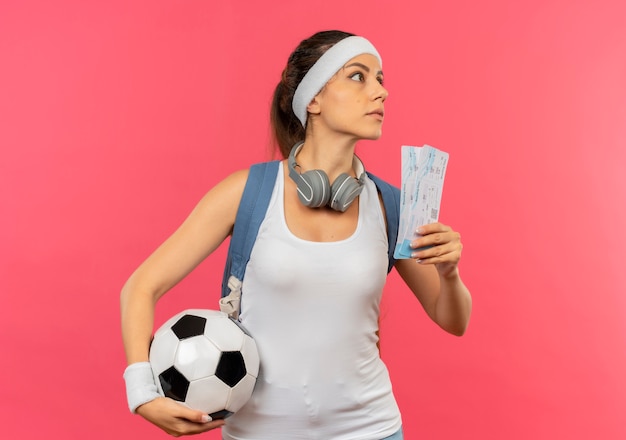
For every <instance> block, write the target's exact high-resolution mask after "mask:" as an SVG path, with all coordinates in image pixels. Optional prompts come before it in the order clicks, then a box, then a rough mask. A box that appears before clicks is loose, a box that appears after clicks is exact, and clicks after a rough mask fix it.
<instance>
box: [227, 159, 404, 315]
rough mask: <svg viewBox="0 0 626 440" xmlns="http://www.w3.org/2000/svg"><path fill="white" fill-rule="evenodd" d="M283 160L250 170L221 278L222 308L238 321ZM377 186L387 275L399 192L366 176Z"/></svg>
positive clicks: (373, 177) (392, 261) (390, 260)
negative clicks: (382, 214)
mask: <svg viewBox="0 0 626 440" xmlns="http://www.w3.org/2000/svg"><path fill="white" fill-rule="evenodd" d="M279 164H280V161H278V160H276V161H271V162H263V163H259V164H256V165H252V167H250V174H249V175H248V181H247V182H246V186H245V188H244V190H243V195H242V197H241V202H240V203H239V209H238V210H237V217H236V218H235V226H234V228H233V233H232V235H231V237H230V244H229V246H228V255H227V257H226V267H225V268H224V277H223V279H222V298H221V299H220V309H221V310H222V311H223V312H225V313H228V314H229V315H231V316H232V317H233V318H235V319H237V317H238V316H239V305H240V301H241V283H242V281H243V276H244V274H245V272H246V266H247V265H248V260H249V259H250V253H251V252H252V247H253V246H254V242H255V241H256V236H257V233H258V231H259V227H260V226H261V223H262V222H263V219H264V218H265V213H266V211H267V207H268V205H269V202H270V198H271V197H272V191H273V189H274V184H275V182H276V175H277V174H278V165H279ZM367 175H368V177H369V178H370V179H371V180H372V181H373V182H374V183H375V184H376V188H377V189H378V191H379V193H380V195H381V196H382V199H383V205H384V207H385V213H386V217H387V239H388V252H387V255H388V257H389V265H388V267H387V273H389V272H390V271H391V269H392V268H393V265H394V263H395V259H394V257H393V252H394V249H395V246H396V239H397V237H398V221H399V214H400V190H399V189H398V188H396V187H395V186H393V185H390V184H389V183H387V182H385V181H384V180H382V179H380V178H378V177H376V176H374V175H373V174H371V173H369V172H368V173H367Z"/></svg>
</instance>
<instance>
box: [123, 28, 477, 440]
mask: <svg viewBox="0 0 626 440" xmlns="http://www.w3.org/2000/svg"><path fill="white" fill-rule="evenodd" d="M381 64H382V61H381V58H380V55H379V54H378V52H377V51H376V49H375V48H374V46H372V44H371V43H370V42H368V41H367V40H366V39H364V38H362V37H357V36H353V35H352V34H348V33H344V32H340V31H326V32H320V33H317V34H315V35H313V36H312V37H310V38H309V39H306V40H304V41H302V42H301V43H300V45H299V46H298V47H297V48H296V50H295V51H294V52H293V53H292V54H291V56H290V57H289V60H288V63H287V66H286V68H285V70H284V72H283V75H282V79H281V81H280V83H279V84H278V86H277V87H276V91H275V93H274V100H273V103H272V111H271V120H272V126H273V129H274V133H275V136H276V139H277V142H278V145H279V147H280V151H281V153H282V155H283V157H284V158H285V159H286V160H284V161H283V162H282V163H281V166H280V168H279V173H278V176H277V179H276V184H275V187H274V192H273V195H272V200H271V202H270V205H269V207H268V210H267V214H266V217H265V219H264V221H263V224H262V225H261V228H260V230H259V234H258V236H257V239H256V242H255V245H254V248H253V251H252V255H251V258H250V262H249V264H248V266H247V271H246V277H245V279H244V283H243V288H242V291H243V292H244V294H243V296H242V303H241V304H242V307H241V308H242V314H241V315H240V320H241V321H242V323H243V325H244V327H246V328H247V329H248V330H249V331H250V333H251V334H252V335H253V336H254V338H255V340H256V342H257V345H258V348H259V352H260V356H261V372H260V375H259V378H258V380H257V385H256V388H255V390H254V393H253V395H252V398H251V400H250V401H249V402H248V403H247V404H246V405H245V406H244V407H243V408H242V409H241V410H240V411H239V412H237V413H236V414H234V415H233V416H232V417H230V418H229V419H227V420H226V421H223V420H217V421H209V420H208V419H209V418H208V416H207V415H206V414H203V413H201V412H199V411H195V410H192V409H189V408H187V407H185V406H183V405H181V404H179V403H177V402H175V401H173V400H171V399H168V398H164V397H158V395H157V394H156V387H155V385H154V382H153V380H152V375H151V372H150V367H149V364H148V362H147V360H148V352H149V344H150V338H151V334H152V331H153V324H154V322H153V320H154V308H155V304H156V302H157V301H158V299H159V298H160V297H161V296H162V295H163V294H165V293H166V292H167V291H168V290H169V289H170V288H171V287H173V286H174V285H175V284H176V283H178V282H179V281H180V280H181V279H182V278H183V277H185V276H186V275H187V274H188V273H189V272H190V271H191V270H192V269H193V268H195V267H196V266H197V265H198V264H199V263H200V262H201V261H202V260H204V259H205V258H206V257H207V256H208V255H209V254H210V253H211V252H213V251H214V250H215V249H216V248H217V247H218V246H219V245H220V244H221V243H222V242H223V241H224V239H225V238H226V237H227V236H228V235H229V234H230V233H231V231H232V229H233V224H234V221H235V216H236V213H237V209H238V206H239V200H240V199H241V195H242V192H243V188H244V185H245V183H246V178H247V175H248V172H247V170H244V171H239V172H235V173H234V174H232V175H231V176H229V177H227V178H226V179H225V180H223V181H222V182H220V183H219V184H218V185H216V186H215V187H214V188H213V189H212V190H210V191H209V192H208V193H207V194H206V195H205V196H204V198H203V199H202V200H201V201H200V202H199V203H198V205H197V206H196V207H195V209H194V210H193V211H192V212H191V214H190V215H189V217H188V218H187V219H186V220H185V222H184V223H183V224H182V225H181V226H180V228H179V229H178V230H177V231H176V232H174V234H173V235H172V236H171V237H170V238H168V239H167V240H166V241H165V242H164V243H163V244H162V245H161V246H160V247H159V248H158V249H157V250H156V251H155V252H154V253H153V254H152V255H151V256H150V257H149V258H148V259H147V260H146V261H145V262H144V263H143V264H142V265H141V266H140V267H139V268H138V269H137V270H136V271H135V272H134V273H133V274H132V276H131V277H130V279H129V280H128V282H127V283H126V285H125V286H124V288H123V290H122V295H121V311H122V332H123V339H124V346H125V350H126V356H127V360H128V364H129V366H128V367H127V369H126V371H125V374H124V377H125V379H126V383H127V393H128V399H129V406H130V408H131V411H133V412H136V413H138V414H140V415H141V416H143V417H144V418H146V419H147V420H149V421H150V422H152V423H154V424H155V425H157V426H159V427H160V428H162V429H163V430H165V431H166V432H168V433H170V434H173V435H181V434H194V433H199V432H203V431H208V430H210V429H214V428H217V427H220V426H221V427H223V429H222V434H223V436H224V438H225V439H238V440H243V439H246V440H263V439H271V440H280V439H285V440H295V439H324V440H329V439H337V440H339V439H343V440H349V439H352V440H357V439H358V440H381V439H401V438H402V427H401V417H400V412H399V410H398V407H397V405H396V402H395V399H394V397H393V393H392V388H391V382H390V380H389V375H388V372H387V369H386V367H385V365H384V364H383V362H382V360H381V359H380V356H379V352H378V350H377V342H378V337H377V330H378V313H379V302H380V299H381V294H382V289H383V286H384V283H385V279H386V275H387V270H386V269H387V264H388V261H387V248H388V244H387V234H386V223H385V222H386V219H385V214H384V209H383V206H382V199H381V198H380V197H379V195H378V193H377V190H376V186H375V185H374V183H373V182H372V181H371V180H370V179H369V178H368V177H367V175H366V174H365V173H363V164H362V163H361V162H360V160H359V159H358V158H357V157H356V156H355V154H354V150H355V146H356V143H357V142H358V141H359V140H361V139H378V138H379V137H380V135H381V128H382V123H383V119H384V103H385V99H386V98H387V94H388V93H387V90H386V89H385V88H384V86H383V72H382V66H381ZM290 156H291V157H290ZM287 158H289V159H287ZM346 185H347V186H348V187H349V190H348V191H344V190H343V189H344V188H345V187H346ZM412 246H413V247H414V248H415V249H418V248H422V247H426V249H425V250H420V251H416V252H414V254H413V256H412V257H413V258H412V259H406V260H398V261H397V262H396V263H395V268H396V270H397V271H398V273H399V274H400V276H401V277H402V279H403V280H404V281H405V282H406V284H407V286H408V288H409V289H411V291H412V292H413V293H414V294H415V296H416V297H417V299H418V300H419V301H420V303H421V305H422V307H423V308H424V309H425V311H426V313H427V314H428V316H429V317H430V318H431V319H432V320H433V321H435V322H436V323H437V324H438V325H439V326H441V327H442V328H443V329H444V330H445V331H448V332H450V333H452V334H455V335H462V334H463V333H464V332H465V329H466V327H467V325H468V321H469V317H470V313H471V297H470V293H469V291H468V289H467V288H466V287H465V286H464V284H463V282H462V281H461V278H460V276H459V270H458V263H459V259H460V257H461V249H462V244H461V241H460V235H459V234H458V233H457V232H455V231H454V230H452V228H450V227H449V226H446V225H443V224H441V223H434V224H429V225H425V226H422V227H420V229H419V230H418V231H416V238H415V240H414V241H413V243H412Z"/></svg>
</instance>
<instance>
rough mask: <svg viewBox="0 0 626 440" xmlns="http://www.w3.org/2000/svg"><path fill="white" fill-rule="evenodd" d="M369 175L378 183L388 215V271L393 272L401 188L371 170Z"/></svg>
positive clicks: (377, 186)
mask: <svg viewBox="0 0 626 440" xmlns="http://www.w3.org/2000/svg"><path fill="white" fill-rule="evenodd" d="M367 175H368V176H369V178H370V179H372V181H373V182H374V183H375V184H376V188H377V189H378V192H379V193H380V195H381V196H382V198H383V205H384V207H385V215H386V217H387V241H388V251H387V255H388V257H389V266H387V273H389V272H391V269H393V265H394V264H395V262H396V260H395V258H394V257H393V252H394V249H395V248H396V241H397V239H398V224H399V221H400V189H399V188H397V187H395V186H393V185H391V184H389V183H387V182H385V181H384V180H382V179H381V178H380V177H376V176H375V175H373V174H372V173H370V172H367Z"/></svg>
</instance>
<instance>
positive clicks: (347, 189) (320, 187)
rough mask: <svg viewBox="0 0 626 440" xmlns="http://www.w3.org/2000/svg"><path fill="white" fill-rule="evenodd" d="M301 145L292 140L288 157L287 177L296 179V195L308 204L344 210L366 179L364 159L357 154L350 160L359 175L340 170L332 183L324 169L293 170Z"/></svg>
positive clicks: (310, 206) (301, 143)
mask: <svg viewBox="0 0 626 440" xmlns="http://www.w3.org/2000/svg"><path fill="white" fill-rule="evenodd" d="M303 145H304V142H298V143H297V144H295V145H294V146H293V148H292V149H291V152H290V153H289V158H288V159H287V163H288V165H289V177H291V180H293V181H294V182H295V183H296V186H297V188H298V198H299V199H300V201H301V202H302V203H303V204H304V206H308V207H309V208H319V207H321V206H328V207H330V208H332V209H334V210H335V211H340V212H344V211H345V210H346V209H348V207H349V206H350V204H351V203H352V202H353V201H354V199H355V198H356V197H357V196H358V195H359V194H361V190H362V189H363V184H364V181H365V168H364V167H363V162H361V160H360V159H359V158H358V157H357V156H356V155H355V156H354V159H353V161H352V166H353V167H354V170H355V172H356V174H357V176H359V178H358V179H355V178H354V177H352V176H350V175H349V174H347V173H342V174H340V175H339V176H338V177H337V179H335V181H334V182H333V184H332V185H331V184H330V180H329V179H328V175H326V173H325V172H324V171H323V170H309V171H305V172H304V173H300V172H298V171H296V167H299V166H300V165H298V163H297V162H296V155H297V154H298V152H299V151H300V149H301V148H302V146H303Z"/></svg>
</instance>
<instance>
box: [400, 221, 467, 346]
mask: <svg viewBox="0 0 626 440" xmlns="http://www.w3.org/2000/svg"><path fill="white" fill-rule="evenodd" d="M417 234H418V237H417V238H416V239H415V240H413V242H412V243H411V247H412V248H413V249H415V251H414V252H413V255H412V258H413V259H403V260H398V261H396V264H395V268H396V270H397V271H398V273H399V274H400V276H401V277H402V279H403V280H404V282H405V283H406V284H407V286H408V287H409V288H410V289H411V291H412V292H413V294H415V296H416V297H417V299H418V300H419V301H420V303H421V304H422V307H423V308H424V310H425V311H426V313H427V314H428V316H430V318H431V319H432V320H433V321H434V322H435V323H437V324H438V325H439V326H440V327H441V328H442V329H444V330H445V331H447V332H448V333H451V334H453V335H457V336H462V335H463V334H464V333H465V330H466V329H467V325H468V324H469V319H470V315H471V312H472V297H471V295H470V292H469V290H468V289H467V287H466V286H465V284H463V281H462V280H461V276H460V275H459V267H458V265H459V261H460V259H461V250H462V249H463V244H462V243H461V235H460V234H459V233H458V232H456V231H454V230H452V228H450V227H449V226H446V225H444V224H441V223H431V224H428V225H424V226H421V227H420V228H419V229H418V231H417Z"/></svg>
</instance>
